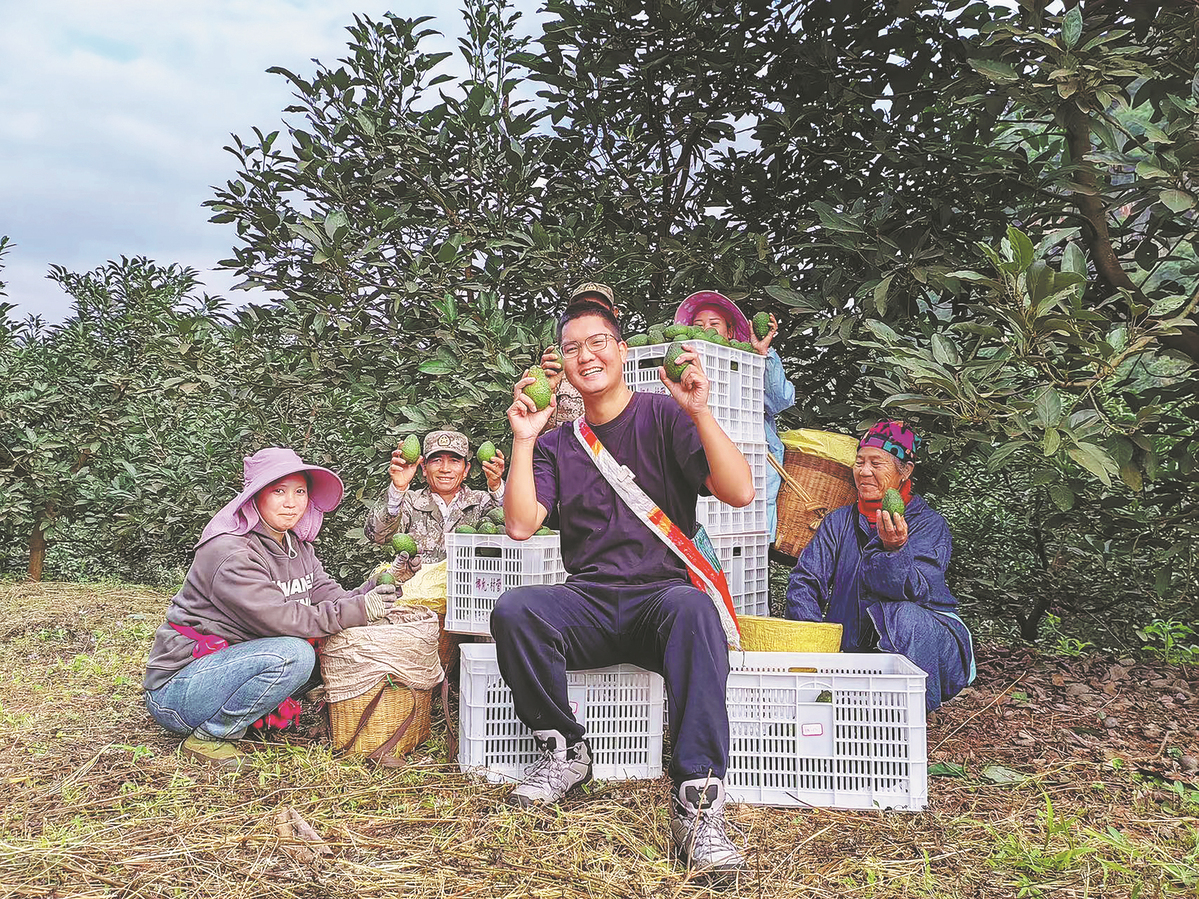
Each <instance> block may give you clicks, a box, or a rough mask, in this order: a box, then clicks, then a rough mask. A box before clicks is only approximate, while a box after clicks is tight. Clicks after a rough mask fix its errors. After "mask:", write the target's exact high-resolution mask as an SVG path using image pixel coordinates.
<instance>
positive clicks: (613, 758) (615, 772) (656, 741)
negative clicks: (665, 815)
mask: <svg viewBox="0 0 1199 899" xmlns="http://www.w3.org/2000/svg"><path fill="white" fill-rule="evenodd" d="M460 670H461V676H460V678H459V684H460V689H461V697H460V699H459V704H458V735H459V743H458V764H459V766H460V767H461V769H462V771H464V772H467V773H473V774H476V775H478V776H480V777H484V778H486V779H487V780H490V781H492V782H494V783H498V782H501V781H509V780H518V779H520V778H521V777H523V776H524V774H525V772H526V771H527V770H528V768H529V766H530V765H532V764H533V763H534V762H535V761H536V760H537V756H538V753H537V747H536V746H535V745H534V743H533V735H532V733H530V731H529V729H528V728H526V727H525V726H524V725H523V724H522V723H521V722H520V719H518V718H517V717H516V710H515V709H514V708H513V707H512V691H511V690H509V689H508V685H507V684H505V683H504V680H503V678H502V677H500V669H499V664H498V663H497V662H496V660H495V645H494V644H483V643H478V644H465V645H463V646H462V661H461V669H460ZM566 682H567V690H568V694H569V696H570V704H571V709H572V711H573V712H574V715H575V719H576V720H577V721H579V722H580V723H581V724H582V725H583V726H584V727H585V728H586V733H587V739H588V740H589V741H590V743H591V751H592V758H593V762H592V766H593V768H592V770H593V773H594V776H595V777H596V778H598V779H600V780H632V779H637V778H656V777H660V776H661V775H662V722H663V717H664V716H663V708H664V706H665V692H666V691H665V685H664V684H663V682H662V678H661V677H660V676H658V675H657V674H653V673H651V672H649V671H645V670H643V669H641V668H637V667H635V666H633V665H614V666H612V667H611V668H596V669H593V670H590V671H570V672H568V673H567V676H566Z"/></svg>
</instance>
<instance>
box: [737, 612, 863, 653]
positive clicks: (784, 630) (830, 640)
mask: <svg viewBox="0 0 1199 899" xmlns="http://www.w3.org/2000/svg"><path fill="white" fill-rule="evenodd" d="M737 623H738V624H739V625H741V648H742V649H743V650H745V651H746V652H840V651H841V625H839V624H828V623H826V622H823V621H788V620H786V619H785V618H760V617H758V616H757V615H738V616H737Z"/></svg>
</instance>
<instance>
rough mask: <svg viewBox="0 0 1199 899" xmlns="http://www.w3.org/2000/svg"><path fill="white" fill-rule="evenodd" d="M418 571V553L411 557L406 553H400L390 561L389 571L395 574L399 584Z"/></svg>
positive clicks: (409, 578)
mask: <svg viewBox="0 0 1199 899" xmlns="http://www.w3.org/2000/svg"><path fill="white" fill-rule="evenodd" d="M418 571H420V553H417V554H416V555H415V556H412V557H411V558H409V557H408V553H400V554H399V555H398V556H396V557H395V561H394V562H392V563H391V573H392V574H394V575H395V578H396V582H397V583H400V584H402V583H404V582H405V581H409V580H411V579H412V576H413V575H415V574H416V573H417V572H418Z"/></svg>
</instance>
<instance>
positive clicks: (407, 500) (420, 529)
mask: <svg viewBox="0 0 1199 899" xmlns="http://www.w3.org/2000/svg"><path fill="white" fill-rule="evenodd" d="M498 505H499V503H498V502H497V501H496V498H495V496H493V495H492V494H491V493H489V492H488V491H486V490H472V489H470V488H469V487H463V488H461V489H460V490H459V491H458V495H457V496H455V497H454V500H453V502H451V503H450V508H449V520H448V522H447V521H446V519H444V518H443V517H442V515H441V507H440V506H438V505H437V502H436V501H435V500H434V499H433V494H432V492H431V491H430V490H429V489H428V488H427V487H422V488H420V489H419V490H407V491H405V492H404V496H403V498H402V499H401V500H400V510H399V512H398V513H397V514H395V515H392V514H390V513H389V512H388V510H387V494H386V493H384V494H383V499H382V500H380V501H379V502H377V503H375V505H374V507H373V508H372V509H371V510H370V512H368V513H367V516H366V524H365V525H364V527H363V530H364V531H365V533H366V538H367V539H368V540H373V541H374V542H375V543H386V542H387V541H388V540H390V539H391V536H392V535H393V534H411V535H412V538H413V539H414V540H415V541H416V546H417V549H418V550H420V557H421V561H422V562H423V563H425V564H432V563H434V562H440V561H441V560H442V559H444V558H445V533H446V531H447V530H449V531H452V530H454V528H456V527H459V526H460V525H464V524H469V525H470V526H471V527H475V526H476V525H478V523H479V522H480V521H481V520H482V518H483V516H484V515H486V514H487V513H488V512H490V511H491V510H492V509H494V508H495V507H496V506H498Z"/></svg>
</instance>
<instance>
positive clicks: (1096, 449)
mask: <svg viewBox="0 0 1199 899" xmlns="http://www.w3.org/2000/svg"><path fill="white" fill-rule="evenodd" d="M1066 452H1067V453H1069V455H1070V458H1071V459H1073V460H1074V461H1075V462H1077V463H1078V464H1079V465H1080V466H1081V467H1083V468H1085V469H1086V470H1087V471H1089V472H1090V473H1091V474H1093V475H1094V476H1095V477H1097V478H1099V480H1101V481H1103V483H1104V484H1106V485H1107V486H1108V487H1110V486H1111V485H1112V474H1113V473H1115V471H1116V461H1115V460H1114V459H1113V458H1112V457H1111V456H1109V455H1108V453H1107V451H1106V450H1105V449H1103V447H1101V446H1098V445H1097V444H1094V443H1078V444H1076V445H1075V446H1072V447H1070V448H1069V449H1068V450H1066Z"/></svg>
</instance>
